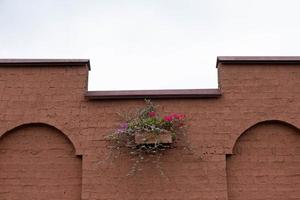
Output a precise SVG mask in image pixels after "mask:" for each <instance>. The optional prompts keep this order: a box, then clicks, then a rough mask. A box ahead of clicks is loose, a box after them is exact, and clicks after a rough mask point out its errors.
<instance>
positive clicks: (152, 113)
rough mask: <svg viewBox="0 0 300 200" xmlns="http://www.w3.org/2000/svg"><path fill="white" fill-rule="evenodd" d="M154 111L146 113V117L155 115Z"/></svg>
mask: <svg viewBox="0 0 300 200" xmlns="http://www.w3.org/2000/svg"><path fill="white" fill-rule="evenodd" d="M155 115H156V113H155V112H154V111H151V112H149V113H148V117H155Z"/></svg>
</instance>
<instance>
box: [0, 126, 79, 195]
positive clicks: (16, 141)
mask: <svg viewBox="0 0 300 200" xmlns="http://www.w3.org/2000/svg"><path fill="white" fill-rule="evenodd" d="M81 167H82V166H81V158H79V157H76V156H75V151H74V148H73V146H72V144H71V143H70V141H69V140H68V139H67V138H66V137H65V136H64V135H63V134H62V133H61V132H60V131H58V130H56V129H54V128H53V127H49V126H46V125H42V124H31V125H25V126H21V127H18V128H15V129H13V130H11V131H9V132H7V133H6V134H5V135H4V136H3V137H2V138H1V140H0V199H3V200H4V199H28V200H29V199H31V200H50V199H53V200H54V199H66V200H71V199H72V200H76V199H78V200H79V199H80V195H81Z"/></svg>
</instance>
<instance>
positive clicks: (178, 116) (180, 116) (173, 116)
mask: <svg viewBox="0 0 300 200" xmlns="http://www.w3.org/2000/svg"><path fill="white" fill-rule="evenodd" d="M184 118H185V115H184V114H178V113H173V114H171V115H168V116H165V117H164V120H165V121H168V122H171V121H172V120H174V119H176V120H179V121H181V120H184Z"/></svg>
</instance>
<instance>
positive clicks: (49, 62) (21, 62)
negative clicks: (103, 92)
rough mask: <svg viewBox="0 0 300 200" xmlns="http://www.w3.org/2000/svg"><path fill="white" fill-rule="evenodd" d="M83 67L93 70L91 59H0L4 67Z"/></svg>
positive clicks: (0, 63) (0, 65)
mask: <svg viewBox="0 0 300 200" xmlns="http://www.w3.org/2000/svg"><path fill="white" fill-rule="evenodd" d="M70 65H72V66H83V65H86V66H87V67H88V69H89V70H91V66H90V60H89V59H0V67H2V66H35V67H41V66H70Z"/></svg>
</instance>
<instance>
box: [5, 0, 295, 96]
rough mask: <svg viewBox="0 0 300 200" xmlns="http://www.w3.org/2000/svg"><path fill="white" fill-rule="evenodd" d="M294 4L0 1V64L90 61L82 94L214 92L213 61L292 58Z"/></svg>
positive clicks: (287, 0) (253, 0) (291, 0)
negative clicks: (24, 60) (3, 60)
mask: <svg viewBox="0 0 300 200" xmlns="http://www.w3.org/2000/svg"><path fill="white" fill-rule="evenodd" d="M299 10H300V1H299V0H127V1H126V0H26V1H25V0H0V24H1V26H0V58H89V59H90V61H91V67H92V70H91V71H90V75H89V90H132V89H187V88H190V89H192V88H216V87H217V71H216V68H215V63H216V57H217V56H221V55H227V56H238V55H249V56H259V55H262V56H268V55H269V56H271V55H273V56H278V55H281V56H285V55H286V56H295V55H299V51H300V39H299V36H300V25H299V24H300V23H299V22H300V12H299Z"/></svg>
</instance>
